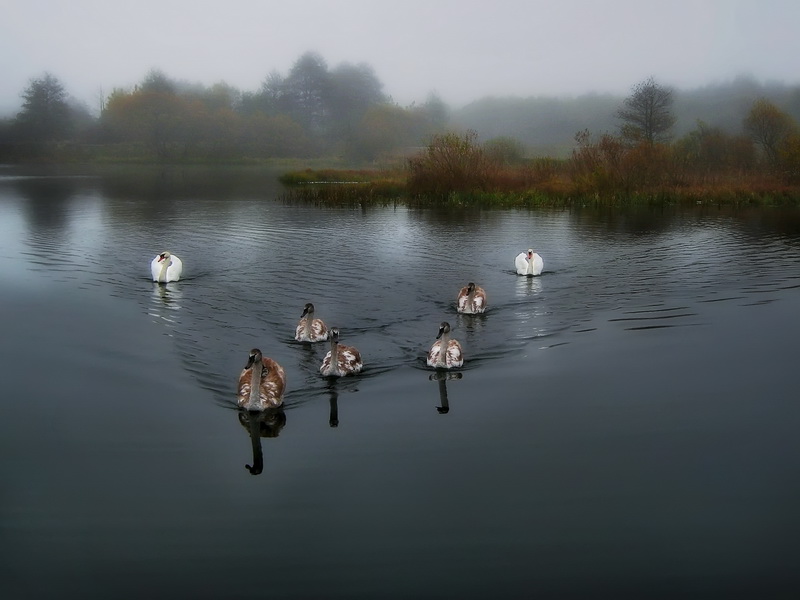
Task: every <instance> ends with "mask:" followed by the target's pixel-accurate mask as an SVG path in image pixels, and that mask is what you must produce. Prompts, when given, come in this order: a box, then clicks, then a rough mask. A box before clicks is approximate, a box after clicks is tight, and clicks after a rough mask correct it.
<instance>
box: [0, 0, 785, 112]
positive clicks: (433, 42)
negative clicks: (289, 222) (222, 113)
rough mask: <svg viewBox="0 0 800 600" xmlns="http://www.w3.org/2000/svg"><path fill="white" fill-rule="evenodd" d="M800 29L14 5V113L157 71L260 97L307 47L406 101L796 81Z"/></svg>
mask: <svg viewBox="0 0 800 600" xmlns="http://www.w3.org/2000/svg"><path fill="white" fill-rule="evenodd" d="M798 25H800V1H798V0H668V1H664V0H658V1H652V0H606V1H603V0H548V1H546V2H544V1H539V0H528V1H523V0H519V1H510V0H491V1H487V0H422V1H419V0H393V1H388V2H387V1H384V0H331V1H320V0H290V1H288V2H279V1H274V0H224V1H223V0H214V1H211V0H137V1H135V2H121V1H113V0H112V1H109V0H63V1H62V0H0V114H4V115H9V114H15V113H16V111H17V110H19V107H20V105H21V98H20V93H21V92H22V91H23V90H24V89H25V88H26V87H27V85H28V84H29V83H30V81H31V79H34V78H38V77H41V76H42V75H43V74H44V73H45V72H50V73H52V74H53V75H55V76H56V77H58V79H59V80H60V81H61V83H62V84H63V85H64V86H65V88H66V89H67V92H68V93H70V94H71V95H73V96H75V97H76V98H78V99H79V100H81V101H83V102H85V103H86V104H87V105H88V106H89V108H90V109H92V110H93V111H96V110H97V108H98V107H99V98H100V96H101V92H102V94H105V95H107V94H108V93H109V92H111V90H112V89H113V88H114V87H124V88H130V87H132V86H133V85H134V84H136V83H138V82H140V81H141V80H142V79H143V78H144V76H145V75H146V74H147V72H148V71H149V70H151V69H152V68H158V69H160V70H162V71H163V72H164V73H165V74H166V75H168V76H169V77H171V78H173V79H178V80H186V81H189V82H192V83H203V84H206V85H210V84H213V83H217V82H220V81H225V82H227V83H229V84H230V85H233V86H235V87H237V88H239V89H241V90H243V91H256V90H258V88H259V87H260V85H261V82H262V81H263V80H264V78H265V77H266V75H267V74H268V73H269V72H270V71H273V70H276V71H278V72H279V73H281V74H283V75H285V74H286V73H287V72H288V70H289V69H290V68H291V66H292V64H293V63H294V62H295V61H296V60H297V59H298V58H299V57H300V56H301V55H302V54H303V53H304V52H307V51H316V52H319V53H320V54H321V55H322V56H323V58H325V60H326V61H327V63H328V66H329V67H330V68H333V67H335V66H336V65H338V64H340V63H343V62H350V63H360V62H365V63H368V64H369V65H371V66H372V67H373V69H374V70H375V74H376V75H377V77H378V79H379V80H380V81H381V82H383V84H384V92H385V93H387V94H390V95H391V96H392V97H393V98H394V100H395V101H396V102H398V103H400V104H401V105H404V106H405V105H407V104H410V103H411V102H413V101H416V102H423V101H424V100H425V99H426V97H427V96H428V95H429V94H430V93H431V92H435V93H437V94H438V95H439V96H440V97H441V98H442V99H443V100H444V101H445V102H447V103H448V104H451V105H453V106H460V105H462V104H465V103H467V102H470V101H472V100H477V99H479V98H481V97H483V96H489V95H493V96H538V95H546V96H551V95H559V96H561V95H569V96H574V95H579V94H582V93H585V92H590V91H596V92H601V93H603V92H612V93H617V94H626V93H628V92H629V91H630V88H631V86H632V85H633V84H635V83H637V82H639V81H641V80H643V79H645V78H647V77H649V76H651V75H652V76H654V77H655V78H656V80H657V81H659V82H660V83H663V84H666V85H674V86H676V87H679V88H695V87H699V86H703V85H706V84H709V83H721V82H725V81H729V80H731V79H734V78H735V77H737V76H740V75H748V76H753V77H755V78H756V79H757V80H759V81H762V82H768V81H782V82H784V83H787V84H792V85H794V84H798V83H800V35H798V33H797V30H798Z"/></svg>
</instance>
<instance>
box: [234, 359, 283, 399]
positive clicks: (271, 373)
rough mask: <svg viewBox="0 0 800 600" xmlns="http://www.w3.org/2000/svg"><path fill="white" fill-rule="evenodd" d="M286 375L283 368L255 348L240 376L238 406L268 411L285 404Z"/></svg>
mask: <svg viewBox="0 0 800 600" xmlns="http://www.w3.org/2000/svg"><path fill="white" fill-rule="evenodd" d="M284 389H286V373H285V372H284V370H283V367H282V366H280V365H279V364H278V363H276V362H275V361H274V360H272V359H271V358H267V357H266V356H263V355H262V354H261V350H259V349H258V348H253V349H252V350H250V356H249V357H248V359H247V364H246V365H245V367H244V369H242V374H241V375H239V393H238V397H237V404H238V405H239V407H240V408H245V409H247V410H252V411H257V410H267V409H268V408H275V407H277V406H280V405H281V404H283V391H284Z"/></svg>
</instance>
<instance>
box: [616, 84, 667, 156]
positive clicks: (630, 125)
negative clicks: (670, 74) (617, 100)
mask: <svg viewBox="0 0 800 600" xmlns="http://www.w3.org/2000/svg"><path fill="white" fill-rule="evenodd" d="M623 104H624V107H623V108H621V109H619V110H618V111H617V117H618V118H620V119H622V121H623V124H622V126H621V127H620V132H621V134H622V137H624V138H625V139H627V140H631V141H635V142H647V143H650V144H652V143H654V142H662V141H667V140H669V137H670V135H669V131H670V129H671V128H672V126H673V125H674V124H675V116H674V115H673V114H672V90H671V89H669V88H665V87H663V86H661V85H659V84H658V83H656V81H655V80H654V79H653V78H652V77H649V78H648V79H645V80H644V81H642V82H640V83H637V84H636V85H635V86H633V90H632V93H631V95H630V96H628V97H627V98H625V100H624V102H623Z"/></svg>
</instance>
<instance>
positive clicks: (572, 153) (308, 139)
mask: <svg viewBox="0 0 800 600" xmlns="http://www.w3.org/2000/svg"><path fill="white" fill-rule="evenodd" d="M761 92H769V93H770V96H771V98H774V100H773V99H767V97H765V96H763V95H761ZM21 96H22V99H23V103H22V109H21V110H20V112H19V113H18V114H17V115H16V117H14V118H12V119H7V120H5V121H2V122H0V160H7V161H8V160H25V159H37V158H38V159H42V158H45V159H46V158H69V159H88V160H91V159H93V158H102V159H112V160H113V159H117V160H131V159H142V160H158V161H192V160H241V159H265V158H286V157H291V158H310V157H320V156H325V157H331V156H339V157H344V158H346V159H350V160H351V161H354V162H356V161H358V162H364V161H374V160H376V159H385V158H387V157H392V156H408V155H409V151H410V150H414V149H416V150H420V149H421V148H424V147H425V146H426V145H427V144H429V143H430V142H431V140H437V142H442V140H448V141H449V142H450V144H448V143H445V144H444V145H443V146H442V144H441V143H440V144H439V146H442V147H444V148H446V149H447V150H448V152H449V151H454V154H455V155H458V154H459V153H460V152H462V151H463V150H464V146H463V143H462V142H464V140H467V141H468V142H469V143H468V144H467V146H469V148H470V149H474V147H475V146H476V144H477V140H478V138H480V139H483V140H485V141H484V142H483V143H482V144H481V145H480V150H481V152H484V153H485V154H486V156H487V157H489V158H491V162H492V164H498V165H510V164H513V163H519V162H520V161H523V160H529V161H530V159H531V158H533V157H532V156H531V155H532V154H533V155H534V157H535V156H537V155H538V156H539V157H542V156H549V157H551V158H559V159H565V158H569V159H570V160H572V161H573V163H574V162H575V161H576V157H578V158H581V160H582V161H583V163H584V167H585V170H586V171H587V175H586V176H587V177H589V176H591V177H593V178H594V179H595V180H596V181H595V182H594V183H595V185H597V184H598V182H599V181H600V180H601V179H603V178H606V179H608V180H609V181H611V180H614V177H613V176H612V175H614V174H615V173H616V174H617V175H619V174H620V173H621V172H622V171H626V172H627V171H630V173H631V175H630V177H633V173H638V175H637V176H642V173H647V172H654V170H658V171H659V172H660V173H662V174H663V172H664V171H663V167H664V165H663V164H661V163H659V161H661V162H662V163H663V160H664V157H665V156H667V155H669V161H670V164H671V165H675V164H680V165H682V166H681V168H682V169H683V170H684V171H685V170H694V171H697V172H706V173H710V172H712V171H713V172H714V173H720V172H733V171H739V172H743V171H748V170H749V171H753V170H754V169H769V170H771V172H773V173H774V172H780V173H782V174H783V175H785V177H786V178H787V179H789V180H795V179H797V177H798V166H797V164H798V158H800V140H799V139H798V128H797V124H796V120H795V119H796V118H797V117H798V116H799V115H800V89H792V88H786V87H782V86H773V87H772V88H768V89H764V88H760V87H759V86H758V85H757V84H755V83H754V82H753V81H750V80H747V79H742V80H738V81H736V82H734V83H733V84H730V85H728V87H724V86H721V87H718V88H711V87H709V88H706V89H701V90H696V91H695V92H693V93H689V92H676V90H673V89H670V88H668V87H665V86H663V85H661V84H659V83H658V82H657V81H655V80H654V79H653V78H649V79H647V80H645V81H643V82H639V83H637V84H635V85H634V86H633V87H632V89H631V93H630V95H629V96H627V97H625V98H616V97H611V96H593V95H588V96H585V97H579V98H575V99H556V98H529V99H496V98H486V99H483V100H480V101H477V102H474V103H472V104H470V105H468V106H465V107H463V108H461V109H459V110H452V109H451V108H450V107H448V106H447V105H445V103H444V102H442V100H441V99H439V98H438V97H437V96H435V95H431V96H430V97H429V98H428V99H427V101H426V102H424V103H422V104H419V105H416V104H412V105H411V106H405V107H401V106H399V105H397V104H396V103H395V102H393V100H392V99H391V98H390V97H388V96H387V95H386V94H385V93H384V92H383V84H382V83H381V82H380V80H379V79H378V77H377V76H376V75H375V73H374V71H373V70H372V68H371V67H370V66H369V65H366V64H363V63H362V64H357V65H353V64H349V63H344V64H340V65H338V66H336V67H333V68H330V67H329V66H328V65H327V63H326V62H325V60H324V59H323V58H322V56H320V55H319V54H317V53H313V52H309V53H306V54H303V55H302V56H301V57H300V58H299V59H298V60H297V61H296V62H295V63H294V64H293V66H292V67H291V68H290V69H289V71H288V72H287V73H286V74H281V73H278V72H276V71H273V72H272V73H270V74H269V75H268V76H267V77H266V78H265V80H264V82H263V83H262V85H261V87H260V88H259V89H258V90H256V91H251V92H248V91H245V92H243V91H240V90H237V89H236V88H234V87H232V86H229V85H227V84H225V83H218V84H215V85H212V86H210V87H206V86H203V85H199V84H189V83H186V82H182V81H177V80H175V79H172V78H170V77H168V76H167V75H166V74H164V73H163V72H161V71H159V70H152V71H150V72H149V73H148V74H147V76H146V77H145V78H144V79H143V80H142V81H141V82H139V83H138V84H136V85H134V86H133V87H132V88H130V89H115V90H113V91H112V92H111V94H109V95H108V97H107V98H105V99H104V101H103V106H102V109H101V112H100V114H99V116H93V115H91V114H90V113H89V111H88V110H87V109H86V108H85V107H82V106H80V105H77V104H75V103H74V102H72V101H71V100H70V98H69V96H68V94H67V92H66V89H65V87H64V85H63V84H62V83H61V82H60V81H59V80H58V79H57V78H56V77H55V76H53V75H52V74H45V75H44V76H43V77H41V78H38V79H33V80H32V81H31V82H30V85H29V86H28V87H27V88H26V89H25V90H24V91H23V92H22V94H21ZM676 109H677V110H676ZM691 115H694V117H693V118H692V116H691ZM701 116H703V117H705V118H701ZM689 122H690V123H691V125H690V126H687V123H689ZM464 131H470V132H475V135H474V136H472V137H470V136H468V137H466V138H463V139H460V138H459V135H460V134H458V132H464ZM576 132H577V133H576ZM449 134H455V137H453V136H451V137H447V136H448V135H449ZM470 135H472V134H470ZM437 136H439V137H438V138H437ZM442 136H444V137H442ZM564 140H568V141H564ZM548 143H549V144H550V145H551V149H552V150H553V151H552V152H548V151H547V150H546V149H544V150H543V149H542V147H543V146H547V145H548ZM459 144H461V148H458V147H456V148H455V149H453V148H450V147H449V146H450V145H455V146H458V145H459ZM565 148H566V152H565V151H564V149H565ZM578 162H580V161H578ZM539 163H540V164H541V163H542V161H539ZM657 164H660V165H661V166H660V167H659V169H655V166H654V165H657ZM626 165H627V166H626ZM673 171H674V169H673Z"/></svg>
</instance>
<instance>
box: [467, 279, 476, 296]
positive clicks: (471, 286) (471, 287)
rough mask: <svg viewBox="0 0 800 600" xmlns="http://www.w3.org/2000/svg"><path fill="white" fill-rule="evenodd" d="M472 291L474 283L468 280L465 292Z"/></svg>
mask: <svg viewBox="0 0 800 600" xmlns="http://www.w3.org/2000/svg"><path fill="white" fill-rule="evenodd" d="M474 291H475V284H474V283H473V282H472V281H470V282H469V283H468V284H467V293H468V294H471V293H472V292H474Z"/></svg>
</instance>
